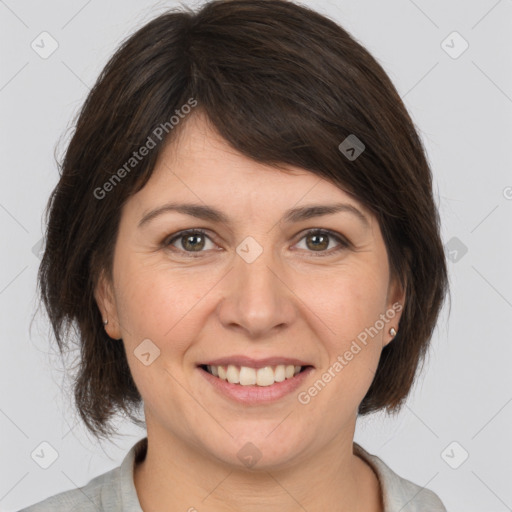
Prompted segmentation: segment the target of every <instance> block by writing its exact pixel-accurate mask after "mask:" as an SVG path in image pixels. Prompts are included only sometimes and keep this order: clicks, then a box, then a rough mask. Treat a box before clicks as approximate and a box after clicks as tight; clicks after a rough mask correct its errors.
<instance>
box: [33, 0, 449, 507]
mask: <svg viewBox="0 0 512 512" xmlns="http://www.w3.org/2000/svg"><path fill="white" fill-rule="evenodd" d="M47 213H48V226H47V233H46V249H45V253H44V256H43V260H42V263H41V267H40V271H39V284H40V287H41V294H42V298H43V301H44V304H45V307H46V308H47V311H48V313H49V317H50V320H51V323H52V326H53V329H54V332H55V335H56V339H57V342H58V344H59V348H60V349H61V350H65V349H66V348H67V345H66V342H65V341H66V334H67V332H68V331H69V327H71V326H75V327H76V328H77V330H78V332H79V334H80V344H81V365H80V368H79V374H78V376H77V380H76V387H75V398H76V403H77V407H78V410H79V413H80V415H81V417H82V419H83V420H84V422H85V424H86V426H87V427H88V428H89V430H90V431H91V432H93V433H94V434H95V435H96V436H97V437H98V438H99V439H100V438H108V437H109V436H111V435H112V434H113V433H114V432H115V430H114V429H113V427H112V425H111V421H112V419H113V417H114V416H115V414H116V413H117V412H124V413H125V414H127V415H128V416H129V417H130V418H131V419H132V420H133V421H135V422H139V423H140V420H138V418H137V416H136V413H137V412H138V411H139V408H140V407H141V406H143V410H144V424H145V426H146V427H147V437H146V438H144V439H143V440H141V441H139V442H138V443H137V444H136V445H135V446H134V447H133V448H132V449H131V450H130V452H129V453H128V455H127V456H126V458H125V459H124V461H123V463H122V464H121V466H120V467H119V468H116V469H114V470H112V471H109V472H107V473H105V474H103V475H100V476H98V477H96V478H95V479H93V480H92V481H91V482H89V484H87V485H86V486H85V487H83V488H81V489H75V490H70V491H66V492H64V493H61V494H58V495H56V496H53V497H50V498H48V499H47V500H45V501H43V502H41V503H39V504H36V505H34V506H32V507H29V508H27V509H25V510H27V511H30V512H32V511H45V510H52V511H56V510H91V511H93V510H95V511H96V510H102V511H103V510H105V511H107V510H108V511H114V510H123V511H133V512H135V511H138V512H140V511H141V510H144V512H148V511H153V510H154V511H157V510H158V511H160V510H170V511H175V510H176V511H178V510H180V511H181V510H188V511H194V510H198V511H201V510H209V511H213V512H216V511H226V510H247V511H251V512H259V511H263V510H265V511H266V510H280V511H292V510H299V509H303V510H307V511H308V512H320V511H325V510H336V511H338V512H348V511H350V512H353V511H365V512H391V511H399V510H400V511H402V512H406V511H428V512H433V511H444V510H445V508H444V506H443V504H442V503H441V500H440V499H439V497H438V496H436V495H435V494H434V493H433V492H432V491H429V490H427V489H422V488H421V487H420V486H418V485H416V484H414V483H412V482H410V481H408V480H406V479H404V478H402V477H401V476H399V475H397V474H396V473H394V472H393V471H392V470H391V468H389V467H388V466H387V465H386V464H385V463H384V462H383V461H382V460H381V459H379V458H378V457H376V456H373V455H371V454H369V453H368V452H366V451H365V450H364V449H363V448H362V447H361V446H359V445H358V444H357V443H354V442H353V437H354V429H355V423H356V419H357V417H358V415H365V414H368V413H371V412H374V411H377V410H380V409H386V410H387V411H388V412H390V413H391V412H397V411H399V410H400V407H401V406H402V405H403V402H404V400H405V399H406V397H407V395H408V393H409V391H410V389H411V386H412V384H413V382H414V378H415V376H416V375H417V368H418V366H419V364H420V362H421V361H422V359H423V357H424V355H425V353H426V351H427V348H428V345H429V341H430V338H431V335H432V332H433V329H434V327H435V323H436V320H437V317H438V314H439V312H440V309H441V307H442V303H443V300H444V298H445V294H446V291H447V288H448V285H447V271H446V264H445V257H444V251H443V247H442V242H441V239H440V234H439V217H438V212H437V209H436V206H435V202H434V199H433V196H432V176H431V171H430V169H429V166H428V163H427V161H426V157H425V153H424V149H423V147H422V144H421V142H420V139H419V137H418V135H417V133H416V130H415V128H414V125H413V123H412V121H411V119H410V117H409V115H408V113H407V111H406V109H405V107H404V105H403V103H402V102H401V100H400V98H399V96H398V94H397V92H396V90H395V88H394V86H393V85H392V83H391V82H390V80H389V78H388V76H387V75H386V74H385V72H384V71H383V69H382V68H381V67H380V66H379V64H378V63H377V62H376V61H375V59H374V58H373V57H372V56H371V55H370V54H369V53H368V52H367V51H366V50H365V49H364V48H363V47H362V46H361V45H360V44H358V43H357V42H356V41H355V40H354V39H353V38H352V37H351V36H350V35H349V34H348V33H347V32H346V31H344V30H343V29H342V28H341V27H339V26H338V25H337V24H335V23H334V22H333V21H331V20H329V19H327V18H325V17H323V16H321V15H320V14H318V13H316V12H314V11H312V10H310V9H307V8H305V7H302V6H299V5H295V4H293V3H291V2H287V1H267V0H233V1H216V2H210V3H208V4H205V5H204V6H203V7H202V8H201V9H200V10H199V11H198V12H197V13H194V12H184V11H172V12H169V13H166V14H164V15H161V16H159V17H157V18H156V19H154V20H152V21H151V22H150V23H148V24H147V25H146V26H144V27H143V28H141V29H140V30H139V31H138V32H137V33H135V34H134V35H133V36H131V37H130V38H129V39H128V40H127V41H126V42H125V43H124V44H123V45H122V47H121V48H120V49H119V50H118V51H117V52H116V54H115V55H114V56H113V58H112V59H111V60H110V62H109V63H108V64H107V66H106V68H105V69H104V71H103V72H102V74H101V76H100V77H99V79H98V82H97V84H96V85H95V87H94V88H93V90H92V91H91V93H90V95H89V97H88V98H87V101H86V103H85V105H84V107H83V109H82V111H81V113H80V116H79V118H78V121H77V124H76V131H75V133H74V135H73V137H72V140H71V142H70V144H69V147H68V149H67V152H66V155H65V159H64V161H63V164H62V175H61V178H60V181H59V183H58V185H57V187H56V189H55V190H54V192H53V194H52V196H51V198H50V202H49V204H48V211H47Z"/></svg>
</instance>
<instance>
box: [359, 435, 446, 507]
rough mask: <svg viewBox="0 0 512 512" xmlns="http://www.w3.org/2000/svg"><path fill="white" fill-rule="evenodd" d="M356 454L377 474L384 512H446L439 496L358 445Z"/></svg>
mask: <svg viewBox="0 0 512 512" xmlns="http://www.w3.org/2000/svg"><path fill="white" fill-rule="evenodd" d="M354 454H355V455H357V456H359V457H361V458H362V459H363V460H364V461H365V462H367V463H368V464H369V465H370V466H371V467H372V469H373V470H374V471H375V473H376V474H377V477H378V479H379V483H380V486H381V490H382V498H383V502H384V512H394V511H395V510H400V511H401V512H446V508H445V506H444V505H443V503H442V501H441V500H440V498H439V496H437V494H435V493H434V492H433V491H431V490H429V489H426V488H425V487H421V486H419V485H417V484H415V483H413V482H411V481H410V480H407V479H405V478H402V477H401V476H399V475H398V474H396V473H395V472H394V471H393V470H392V469H391V468H390V467H389V466H388V465H387V464H386V463H385V462H384V461H383V460H382V459H380V458H379V457H377V456H376V455H371V454H370V453H368V452H367V451H366V450H365V449H364V448H362V447H361V446H360V445H358V444H357V443H354Z"/></svg>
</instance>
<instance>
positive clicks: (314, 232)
mask: <svg viewBox="0 0 512 512" xmlns="http://www.w3.org/2000/svg"><path fill="white" fill-rule="evenodd" d="M329 239H334V240H336V241H337V242H338V244H339V246H338V247H337V248H335V249H334V250H330V251H325V249H327V247H328V246H329V242H330V240H329ZM302 240H306V248H307V249H310V250H311V251H312V252H319V253H320V254H318V255H317V254H315V256H330V255H331V254H333V253H337V252H339V251H341V250H343V249H346V248H347V247H349V246H350V244H349V243H348V242H347V241H346V240H344V239H343V238H342V237H340V236H338V235H337V234H335V233H333V232H332V231H329V230H325V229H311V230H309V231H307V232H306V234H305V235H304V236H303V237H302V238H301V241H302ZM309 241H311V242H309Z"/></svg>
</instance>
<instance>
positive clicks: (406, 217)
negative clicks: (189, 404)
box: [38, 0, 448, 438]
mask: <svg viewBox="0 0 512 512" xmlns="http://www.w3.org/2000/svg"><path fill="white" fill-rule="evenodd" d="M193 102H196V105H195V110H194V112H192V113H191V114H190V115H188V116H178V117H180V119H179V121H178V122H175V121H174V122H173V121H172V119H173V117H174V118H177V114H178V113H179V112H185V111H186V110H185V109H184V108H183V110H180V109H181V108H182V107H183V106H184V105H187V104H188V105H191V104H192V103H193ZM188 110H191V109H188ZM197 112H201V113H203V114H205V115H206V119H207V120H208V123H209V124H211V126H213V127H214V128H215V129H216V130H217V132H218V133H219V134H220V135H221V136H222V137H223V138H224V139H225V140H226V141H227V142H228V143H229V144H230V145H231V146H232V147H233V148H234V149H235V150H237V151H238V152H240V153H241V154H243V155H244V156H246V157H248V158H251V159H253V160H254V161H257V162H260V163H263V164H267V165H270V166H273V167H276V168H280V166H286V165H288V166H296V167H299V168H303V169H306V170H308V171H310V172H312V173H314V174H316V175H318V176H320V177H322V178H323V179H326V180H328V181H330V182H331V183H333V184H334V185H336V186H338V187H339V188H341V189H343V190H344V191H345V192H347V193H348V194H350V195H351V196H353V197H354V198H356V199H357V200H358V201H360V202H361V203H362V204H364V205H365V206H366V207H367V208H369V210H370V211H371V212H373V214H374V215H375V216H376V218H377V220H378V222H379V226H380V229H381V232H382V235H383V239H384V242H385V245H386V250H387V254H388V259H389V264H390V274H391V276H392V277H393V278H397V279H398V281H399V282H400V283H401V285H402V286H403V287H404V290H405V291H406V298H405V304H404V307H403V312H402V317H401V319H400V323H399V326H398V329H397V331H398V334H397V335H396V337H395V338H394V339H393V341H392V342H391V343H389V344H388V345H386V346H385V347H384V348H383V350H382V353H381V357H380V360H379V363H378V368H377V371H376V373H375V376H374V379H373V381H372V383H371V386H370V387H369V389H368V392H367V394H366V395H365V397H364V399H363V400H362V402H361V404H360V405H359V409H358V413H359V414H360V415H365V414H368V413H370V412H374V411H377V410H379V409H383V408H386V410H387V412H388V413H396V412H397V411H399V410H400V408H401V407H402V405H403V402H404V400H405V398H406V397H407V395H408V394H409V392H410V389H411V386H412V384H413V382H414V379H415V375H416V374H417V372H418V367H419V364H420V362H421V363H422V362H423V360H424V357H425V355H426V352H427V348H428V346H429V343H430V339H431V337H432V334H433V329H434V328H435V324H436V322H437V318H438V315H439V313H440V308H441V306H442V303H443V301H444V298H445V294H446V291H447V290H448V279H447V268H446V260H445V253H444V250H443V245H442V241H441V238H440V233H439V228H440V222H439V214H438V211H437V208H436V205H435V202H434V198H433V194H432V173H431V170H430V167H429V164H428V162H427V159H426V156H425V150H424V147H423V145H422V142H421V140H420V138H419V136H418V133H417V130H416V128H415V126H414V123H413V121H412V120H411V118H410V116H409V114H408V112H407V110H406V108H405V106H404V104H403V102H402V100H401V98H400V96H399V94H398V93H397V91H396V89H395V87H394V86H393V84H392V82H391V81H390V79H389V77H388V76H387V74H386V73H385V71H384V70H383V68H382V67H381V66H380V65H379V63H378V62H377V61H376V59H375V58H374V57H372V56H371V54H370V53H369V52H368V51H367V50H366V49H365V48H364V47H363V46H362V45H361V44H360V43H359V42H357V41H356V40H355V39H354V38H353V37H352V36H351V35H350V34H349V33H347V32H346V31H345V30H344V29H343V28H342V27H340V26H339V25H338V24H337V23H335V22H334V21H333V20H331V19H329V18H328V17H326V16H324V15H321V14H319V13H318V12H315V11H313V10H311V9H309V8H308V7H306V6H302V5H299V4H296V3H293V2H289V1H286V0H217V1H211V2H208V3H206V4H204V5H203V6H202V7H201V8H200V9H198V10H197V11H192V10H189V9H182V10H180V8H178V9H173V10H170V11H166V12H165V13H164V14H162V15H159V16H158V17H156V18H154V19H152V20H151V21H149V22H148V23H146V24H145V25H144V26H143V27H142V28H140V29H138V30H137V31H136V32H135V33H134V34H133V35H131V36H130V37H128V38H127V39H126V40H125V41H124V42H123V43H122V44H121V46H120V47H119V49H118V50H117V51H116V52H115V53H114V55H113V56H112V57H111V59H110V60H109V62H108V63H107V64H106V66H105V68H104V69H103V71H102V72H101V74H100V76H99V78H98V80H97V82H96V83H95V85H94V87H93V88H92V90H91V91H90V93H89V95H88V97H87V99H86V101H85V103H84V105H83V107H82V108H81V110H80V112H79V113H78V115H77V119H76V123H74V127H75V130H74V133H73V135H72V137H71V139H70V142H69V144H68V145H67V148H66V152H65V155H64V158H63V160H62V163H59V173H60V179H59V181H58V184H57V185H56V187H55V189H54V190H53V191H52V193H51V195H50V198H49V200H48V204H47V205H46V212H45V213H46V233H45V239H46V244H45V250H44V254H43V256H42V260H41V264H40V268H39V272H38V285H39V287H40V297H41V299H42V301H43V303H44V306H45V308H46V311H47V313H48V316H49V320H50V323H51V329H52V330H53V333H54V335H55V338H56V341H57V344H58V347H59V350H60V352H61V354H62V353H64V351H65V350H66V349H67V348H68V333H69V329H70V327H71V326H73V327H74V328H75V332H76V333H77V335H78V340H77V342H78V344H79V347H80V361H79V365H78V368H77V375H76V378H75V379H74V398H75V402H76V407H77V409H78V412H79V414H80V416H81V418H82V420H83V421H84V423H85V425H86V427H87V428H88V429H89V431H91V432H92V433H93V434H94V435H96V437H98V438H100V437H108V436H110V435H111V434H112V433H114V432H115V431H114V429H113V428H112V427H111V425H110V423H111V421H112V419H113V417H114V415H115V414H117V413H120V412H123V413H126V414H127V415H128V416H129V417H130V418H131V419H132V421H134V422H135V423H138V424H139V425H141V424H142V422H141V421H140V420H138V419H137V417H136V416H134V415H133V413H135V412H137V411H139V407H140V406H141V404H142V398H141V396H140V394H139V391H138V389H137V387H136V385H135V382H134V381H133V379H132V375H131V373H130V369H129V366H128V362H127V357H126V353H125V348H124V346H123V343H122V342H120V343H116V342H113V341H112V339H111V338H110V337H109V336H108V335H107V333H106V332H105V330H104V328H103V323H102V317H101V313H100V310H99V308H98V305H97V303H96V301H95V297H94V289H95V287H96V284H97V283H98V279H99V276H100V274H101V273H102V272H105V275H106V276H108V278H109V279H112V264H113V251H114V247H115V241H116V238H117V231H118V227H119V221H120V215H121V208H122V205H123V204H124V202H125V201H126V200H127V199H128V198H129V197H130V196H132V195H133V194H135V193H136V192H138V191H139V190H140V189H141V188H142V187H143V186H144V185H145V184H146V183H147V181H148V179H149V178H150V177H151V175H152V172H153V170H154V168H155V163H156V161H157V158H158V156H159V154H161V150H162V148H163V147H164V146H165V145H166V144H167V143H169V142H171V141H173V140H174V138H175V137H176V136H177V134H178V133H179V132H180V130H181V129H182V128H183V126H185V125H186V123H187V120H188V119H189V118H190V117H191V116H192V115H195V113H197ZM164 132H165V133H164ZM349 136H352V138H353V137H354V136H355V137H357V139H359V140H360V141H362V142H363V144H364V146H365V147H364V151H363V152H362V153H361V154H360V155H359V156H358V157H357V158H348V156H349V155H347V154H344V153H343V152H342V151H341V149H340V147H339V146H340V144H341V143H342V142H343V141H345V140H346V139H347V137H349ZM149 138H151V141H152V146H151V150H150V151H148V152H147V156H145V157H144V158H141V159H140V161H139V160H137V163H136V164H135V163H134V162H132V163H133V164H134V165H133V166H131V165H130V168H127V166H126V163H127V162H128V161H129V160H130V158H132V157H133V152H134V151H138V150H139V149H140V148H141V147H142V146H144V145H146V147H148V146H149ZM349 140H351V139H349ZM123 169H124V172H123V171H122V170H123ZM121 178H122V179H121ZM107 183H109V184H110V185H106V184H107ZM107 189H108V196H107V198H106V199H103V197H105V195H106V191H107Z"/></svg>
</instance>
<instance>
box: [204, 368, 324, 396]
mask: <svg viewBox="0 0 512 512" xmlns="http://www.w3.org/2000/svg"><path fill="white" fill-rule="evenodd" d="M197 369H198V370H199V371H200V373H201V375H203V377H204V378H205V379H206V380H207V381H208V382H209V383H210V384H211V385H212V386H213V387H214V388H215V389H216V390H217V391H218V392H219V393H221V394H223V395H225V396H227V397H228V398H231V399H232V400H234V401H235V402H238V403H241V404H246V405H259V404H268V403H272V402H276V401H278V400H279V399H281V398H283V397H284V396H286V395H288V394H290V393H293V392H294V391H295V390H296V389H297V388H298V387H299V386H300V385H301V384H302V383H303V382H304V380H305V379H306V378H307V377H308V375H309V374H310V373H311V372H312V371H313V370H314V368H313V367H312V366H310V367H308V368H306V369H305V370H304V371H302V372H300V373H298V374H297V375H295V376H294V377H292V378H291V379H285V380H283V381H282V382H275V383H274V384H272V385H271V386H256V385H253V386H241V385H240V384H231V382H228V381H227V380H223V379H219V378H218V377H215V376H213V375H212V374H211V373H208V372H207V371H206V370H203V368H201V367H200V366H198V367H197Z"/></svg>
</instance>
